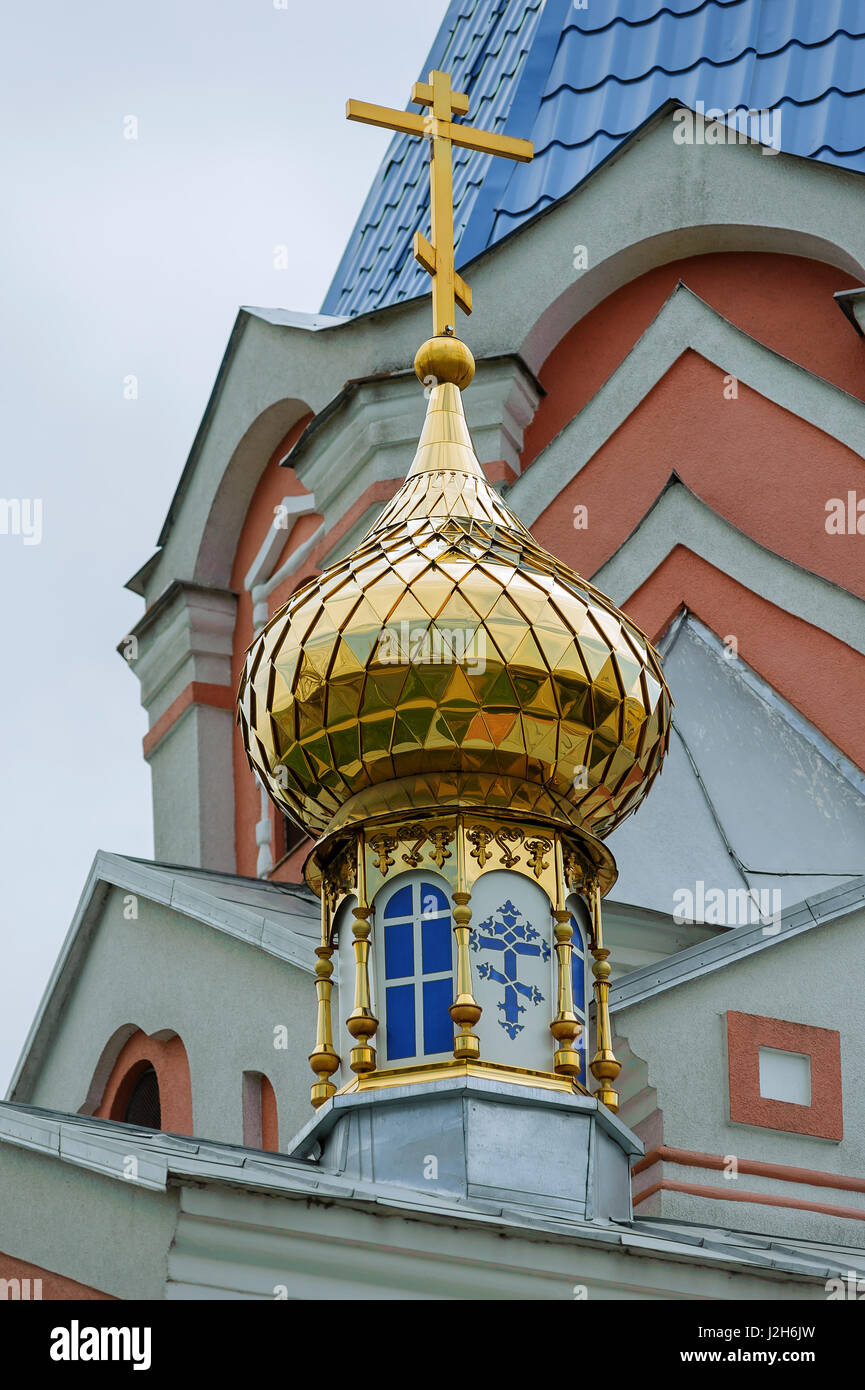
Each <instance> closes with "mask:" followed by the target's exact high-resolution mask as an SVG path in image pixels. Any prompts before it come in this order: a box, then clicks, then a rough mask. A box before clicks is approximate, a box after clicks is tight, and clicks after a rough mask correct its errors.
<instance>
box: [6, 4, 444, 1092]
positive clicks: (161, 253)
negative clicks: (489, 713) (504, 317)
mask: <svg viewBox="0 0 865 1390" xmlns="http://www.w3.org/2000/svg"><path fill="white" fill-rule="evenodd" d="M283 6H284V7H283ZM444 10H445V0H437V3H434V4H433V5H431V6H423V5H420V4H417V3H416V0H371V3H369V0H368V2H367V3H364V4H362V5H360V4H356V3H349V0H326V3H320V4H318V5H312V4H309V3H308V0H276V3H274V0H207V2H206V3H205V0H147V3H143V0H139V3H136V4H132V3H129V2H128V0H110V3H109V0H103V2H102V3H96V0H79V3H77V4H75V5H70V4H68V3H67V2H66V0H64V3H60V0H40V3H39V4H38V5H26V4H19V5H17V6H16V7H15V8H14V10H13V9H12V8H11V7H10V8H9V9H7V12H6V24H5V28H6V32H5V34H4V43H3V49H4V54H3V61H2V68H3V71H2V82H0V122H2V129H3V142H2V143H3V149H4V153H3V156H2V182H3V203H4V211H3V215H2V218H0V250H2V267H3V275H4V280H5V285H4V295H3V300H4V312H3V332H2V344H0V354H2V360H0V399H2V410H3V442H4V452H3V460H2V471H0V497H2V498H5V499H18V500H19V501H20V502H22V503H23V504H24V509H23V515H22V524H21V528H20V532H23V531H24V530H28V531H29V536H25V535H24V534H22V533H19V534H17V535H16V534H11V533H9V532H7V533H6V534H3V533H2V531H0V595H2V648H0V650H2V659H3V680H2V682H0V700H2V721H0V727H2V731H3V763H2V788H3V795H2V812H0V815H2V823H0V853H2V933H3V935H2V942H0V1086H2V1090H3V1091H4V1092H5V1089H6V1084H7V1081H8V1078H9V1076H10V1074H11V1071H12V1068H13V1066H14V1064H15V1062H16V1060H17V1057H18V1053H19V1051H20V1048H21V1046H22V1044H23V1042H24V1038H25V1036H26V1033H27V1029H28V1027H29V1024H30V1022H31V1020H32V1017H33V1014H34V1012H35V1010H36V1008H37V1006H38V1003H39V999H40V997H41V994H42V991H43V989H44V987H45V984H46V982H47V979H48V976H49V973H50V971H51V968H52V966H53V963H54V960H55V958H56V956H57V953H58V951H59V949H60V945H61V942H62V940H63V937H64V935H65V933H66V930H67V928H68V925H69V922H70V920H71V918H72V915H73V913H74V911H75V906H76V903H77V900H78V897H79V895H80V893H81V890H82V888H83V886H84V882H85V879H86V876H87V872H88V869H89V867H90V864H91V862H92V860H93V856H94V854H95V853H96V850H97V849H106V850H114V851H118V852H121V853H127V854H133V855H140V856H144V857H149V856H151V855H152V852H153V841H152V827H151V809H150V774H149V771H148V769H147V766H146V764H145V763H144V761H143V758H142V755H141V738H142V736H143V734H144V733H145V731H146V717H145V714H144V711H143V710H142V709H141V706H140V704H139V701H138V692H139V687H138V682H137V680H136V679H135V678H134V676H133V675H132V674H131V673H130V672H129V670H128V669H127V668H126V667H125V666H124V664H123V662H122V660H121V658H120V657H119V656H118V655H117V653H116V651H115V647H116V645H117V643H118V642H119V640H120V639H121V638H122V637H123V636H124V634H125V633H126V632H127V631H128V630H129V628H130V627H131V626H132V625H133V624H134V623H135V622H136V620H137V619H138V617H139V616H140V614H141V612H142V607H141V601H140V599H138V598H136V596H135V595H133V594H130V593H128V592H127V591H126V590H124V588H123V585H124V583H125V582H126V580H127V579H128V578H129V576H130V575H131V574H133V573H134V571H135V570H137V569H138V568H139V566H140V565H141V564H142V563H143V562H144V561H145V560H146V559H147V558H148V557H149V556H150V555H151V554H152V552H153V550H154V549H155V543H156V537H157V535H158V534H159V530H160V527H161V525H162V521H163V519H164V517H165V513H166V511H167V508H168V504H169V501H170V500H171V496H172V493H173V491H174V488H175V485H176V483H177V480H178V478H179V476H180V472H181V469H182V468H183V464H184V461H185V459H186V456H187V453H188V451H189V447H190V445H191V443H192V439H193V436H194V434H195V431H196V428H197V426H198V423H199V420H200V418H201V415H202V413H203V411H204V407H205V404H206V402H207V397H208V395H209V393H210V389H211V386H212V384H213V380H214V377H215V374H216V371H217V368H218V366H219V362H220V359H221V357H222V354H223V351H224V349H225V345H226V342H227V339H228V336H229V333H230V331H231V327H232V324H233V322H234V317H235V314H236V312H237V308H238V306H239V305H241V304H256V305H271V306H278V307H281V308H288V309H299V310H307V311H315V310H317V309H319V308H320V306H321V301H322V298H323V296H324V293H325V291H326V289H327V286H328V284H329V282H330V279H331V276H332V275H333V272H334V271H335V269H336V266H337V262H338V260H339V257H340V254H341V252H342V250H343V247H344V244H345V242H346V240H347V238H348V235H349V232H350V230H351V228H352V225H353V223H354V220H355V218H356V216H357V213H358V211H359V210H360V206H361V203H362V201H363V198H364V196H365V194H366V191H367V189H368V187H369V184H370V182H371V180H372V178H373V176H374V174H375V170H376V168H377V166H378V163H379V160H380V159H381V157H382V155H383V153H384V151H385V149H386V147H387V143H388V138H389V137H388V135H387V133H386V132H384V131H380V130H374V129H372V128H370V127H364V126H359V125H355V124H351V125H349V124H348V123H347V122H346V120H345V115H344V108H345V100H346V98H347V97H349V96H356V97H360V98H362V99H366V100H372V101H380V102H382V103H385V104H388V105H393V106H398V107H401V106H404V105H405V103H406V101H407V98H408V94H409V91H410V88H411V84H412V82H413V81H415V79H416V78H417V77H418V76H419V74H420V70H421V66H422V64H423V61H424V59H425V57H426V54H427V51H428V49H429V47H430V44H431V42H432V39H433V37H434V35H435V32H436V30H437V28H438V25H439V22H440V20H441V17H442V15H443V14H444ZM130 118H132V119H130ZM136 127H137V138H135V139H130V138H127V137H128V136H129V135H130V134H136ZM278 245H287V246H288V247H289V248H290V250H291V256H290V264H289V266H288V268H287V269H284V270H276V269H274V247H275V246H278ZM130 376H134V377H136V378H137V383H138V398H137V399H136V400H130V399H126V398H125V396H124V380H125V379H126V378H128V377H130ZM28 503H29V504H34V503H35V510H34V509H33V508H32V506H31V507H28V505H27V504H28ZM40 505H41V539H40V538H39V529H40V527H39V510H38V508H39V506H40ZM3 515H8V511H7V510H6V509H4V510H3V512H2V513H0V527H2V526H3ZM28 523H29V525H28ZM37 540H38V543H35V542H36V541H37ZM28 542H34V543H28Z"/></svg>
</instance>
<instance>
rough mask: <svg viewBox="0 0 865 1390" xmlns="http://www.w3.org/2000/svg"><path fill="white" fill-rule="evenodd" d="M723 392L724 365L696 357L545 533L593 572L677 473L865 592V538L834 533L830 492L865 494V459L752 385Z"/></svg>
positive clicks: (789, 551)
mask: <svg viewBox="0 0 865 1390" xmlns="http://www.w3.org/2000/svg"><path fill="white" fill-rule="evenodd" d="M724 390H725V385H724V373H723V372H722V371H721V370H720V369H719V368H718V367H716V366H715V365H714V363H712V362H707V361H706V359H705V358H704V357H700V356H699V355H698V354H697V353H696V352H692V351H688V352H685V353H684V354H683V355H682V356H681V357H680V358H679V359H678V360H677V361H676V362H675V363H674V364H673V366H672V367H671V368H670V370H669V371H668V372H667V373H666V374H665V375H664V376H663V377H662V378H661V380H660V381H659V382H658V384H657V386H656V387H655V389H654V390H653V391H651V392H650V393H649V394H648V395H647V396H646V397H645V398H644V400H643V401H641V402H640V404H639V405H638V406H637V408H636V410H634V411H632V413H631V414H630V415H629V416H628V418H627V419H626V420H625V421H624V422H623V424H622V425H621V426H620V427H619V429H617V430H616V432H615V433H614V434H613V435H612V436H611V437H610V439H608V440H607V442H606V443H605V444H604V445H603V446H602V447H601V448H600V449H599V450H598V452H597V453H596V454H595V455H594V457H593V458H591V459H590V460H589V462H588V463H587V464H586V465H585V467H584V468H583V469H582V470H581V471H580V472H579V473H578V474H577V475H576V476H575V477H574V478H573V479H572V480H571V481H570V482H569V483H568V484H567V485H566V486H565V487H564V488H563V490H562V491H561V492H560V493H559V494H558V496H557V497H556V498H555V500H554V501H553V502H552V503H551V504H550V506H549V507H547V509H546V511H544V512H543V513H542V515H541V516H540V517H539V518H538V520H537V521H536V522H535V524H534V526H533V527H532V532H533V534H534V536H535V537H536V539H537V540H538V541H540V543H541V544H542V545H544V546H546V547H547V549H548V550H551V551H552V553H553V554H554V555H558V556H560V558H561V559H563V560H566V561H567V562H568V564H570V565H572V566H573V567H574V568H575V569H576V570H577V571H578V572H579V573H580V574H584V575H586V577H589V576H591V575H593V574H594V573H595V572H596V571H597V570H598V569H599V568H600V566H601V565H602V564H604V562H605V561H606V560H608V559H609V558H610V556H611V555H612V554H613V552H614V551H615V550H617V549H618V547H619V546H620V545H621V544H622V542H623V541H625V540H626V539H627V537H628V536H629V535H630V534H631V532H632V531H633V530H634V528H635V527H636V526H638V525H639V523H640V521H641V520H642V518H643V517H644V516H645V515H646V512H647V511H648V510H649V508H650V507H651V505H652V503H653V502H654V501H655V499H656V497H657V496H658V494H659V493H660V492H661V490H662V488H663V487H664V485H665V483H666V482H668V480H669V478H670V475H671V473H673V472H675V473H677V474H678V476H679V477H680V478H681V479H682V481H683V482H684V483H687V485H688V486H689V487H690V488H691V490H692V491H693V492H695V493H696V494H697V496H698V497H700V498H701V499H702V500H703V501H704V502H705V503H706V504H707V505H708V506H709V507H711V508H712V510H713V511H716V512H717V513H718V514H719V515H720V516H723V517H726V519H727V520H728V521H730V522H732V524H733V525H734V526H735V527H737V529H738V530H740V531H744V532H745V534H746V535H748V536H751V537H753V539H754V540H755V541H758V542H759V544H760V545H762V546H765V547H766V549H767V550H771V551H774V552H775V554H777V555H784V556H786V558H787V559H789V560H793V561H794V562H795V563H796V564H798V565H801V566H802V567H803V568H804V569H808V570H811V571H812V572H813V573H815V574H821V575H823V576H824V577H825V578H826V579H830V580H832V582H833V583H835V584H840V585H841V586H842V587H844V588H846V589H850V590H851V591H852V592H853V593H858V594H860V595H862V596H863V597H865V564H863V558H862V556H863V537H862V536H861V535H857V534H854V535H833V534H829V533H828V532H827V530H826V521H827V511H826V504H827V502H828V501H829V499H830V498H843V499H846V497H847V492H848V490H851V489H852V490H854V491H855V490H858V493H859V494H861V495H862V496H865V461H863V459H862V458H861V457H860V456H859V454H855V453H854V452H853V450H852V449H848V448H846V446H845V445H843V444H839V443H838V441H837V439H834V438H833V437H832V436H831V435H827V434H824V433H823V432H822V431H820V430H818V429H816V428H815V426H813V425H810V424H808V422H807V421H805V420H802V419H800V418H799V416H797V415H791V414H790V412H789V411H787V410H784V409H783V408H782V407H781V406H779V405H776V404H775V402H774V401H770V400H768V399H767V398H766V397H765V396H761V395H759V394H758V393H757V392H756V391H752V390H751V389H750V388H749V387H747V386H745V385H744V384H743V383H742V382H739V384H738V387H737V391H738V395H737V397H736V398H735V399H727V398H726V397H725V395H724ZM575 428H578V426H575ZM577 505H581V506H583V507H585V508H587V513H588V516H587V525H586V527H585V529H581V530H576V529H575V527H574V515H575V513H574V509H575V507H576V506H577ZM682 539H683V540H685V541H687V540H688V537H687V536H683V537H682Z"/></svg>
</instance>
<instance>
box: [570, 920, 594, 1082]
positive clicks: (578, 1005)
mask: <svg viewBox="0 0 865 1390" xmlns="http://www.w3.org/2000/svg"><path fill="white" fill-rule="evenodd" d="M571 926H572V927H573V929H574V935H573V937H572V939H571V981H572V985H573V991H574V1013H575V1014H576V1015H577V1018H578V1019H579V1020H580V1023H582V1025H583V1031H582V1033H581V1034H580V1040H579V1042H578V1043H577V1051H578V1052H579V1054H580V1075H579V1080H580V1081H581V1082H582V1084H583V1085H584V1086H587V1085H588V1084H589V1083H588V1080H587V1076H588V1073H587V1071H586V1048H587V1046H588V1042H589V978H590V971H589V965H588V953H587V949H586V934H585V930H584V928H583V925H582V923H581V922H580V921H579V919H578V917H577V915H576V913H575V912H574V911H572V912H571Z"/></svg>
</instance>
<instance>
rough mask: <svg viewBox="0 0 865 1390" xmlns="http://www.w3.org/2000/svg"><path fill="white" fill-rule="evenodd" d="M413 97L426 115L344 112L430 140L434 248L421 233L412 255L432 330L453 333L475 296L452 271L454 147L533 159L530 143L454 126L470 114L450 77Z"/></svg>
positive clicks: (352, 104) (366, 109)
mask: <svg viewBox="0 0 865 1390" xmlns="http://www.w3.org/2000/svg"><path fill="white" fill-rule="evenodd" d="M411 99H412V101H413V102H414V104H415V105H416V106H428V107H429V108H430V110H429V111H428V112H427V113H426V114H425V115H423V116H420V115H417V114H416V113H415V112H414V111H393V110H391V108H390V107H388V106H372V105H370V103H369V102H366V101H349V102H347V104H346V108H345V114H346V116H347V117H348V119H349V120H350V121H363V122H364V123H365V124H366V125H379V126H384V127H385V129H386V130H398V131H400V132H401V133H402V134H404V135H422V136H426V138H427V139H428V140H429V141H430V145H431V151H430V154H431V158H430V174H429V177H430V219H431V222H432V245H430V243H429V242H428V241H427V239H426V237H425V236H422V235H421V233H420V232H415V234H414V248H413V249H414V256H415V260H416V261H419V262H420V264H421V265H422V266H423V268H424V270H425V271H427V273H428V274H429V275H431V276H432V282H433V283H432V297H433V332H434V333H435V334H436V335H440V334H445V335H450V334H452V333H453V332H454V321H455V316H456V311H455V304H459V305H460V307H461V308H462V309H464V310H465V312H466V313H467V314H470V313H471V311H472V292H471V290H470V289H469V287H468V285H467V284H466V282H465V280H464V279H463V278H462V276H461V275H458V274H457V272H456V269H455V267H454V206H453V203H454V199H453V166H452V162H451V147H452V146H453V145H459V146H462V148H463V149H467V150H480V152H481V153H482V154H498V155H503V156H504V157H505V159H518V160H521V161H524V162H527V161H528V160H530V159H533V158H534V153H535V152H534V146H533V145H532V142H531V140H515V139H513V137H511V136H509V135H494V134H493V133H492V132H491V131H488V130H479V129H477V128H476V127H474V126H464V125H456V124H455V123H454V122H453V121H452V120H451V116H465V115H467V114H468V109H469V99H468V97H467V96H466V95H465V93H464V92H455V91H453V90H452V88H451V79H450V73H447V72H431V73H430V75H429V81H428V82H416V83H415V84H414V86H413V87H412V92H411Z"/></svg>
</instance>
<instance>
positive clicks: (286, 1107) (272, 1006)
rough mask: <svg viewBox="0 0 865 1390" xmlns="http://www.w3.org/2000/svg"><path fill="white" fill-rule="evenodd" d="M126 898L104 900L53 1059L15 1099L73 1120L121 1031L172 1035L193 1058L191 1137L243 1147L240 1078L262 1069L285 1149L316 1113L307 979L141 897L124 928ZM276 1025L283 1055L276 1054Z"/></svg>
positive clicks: (114, 893) (311, 991)
mask: <svg viewBox="0 0 865 1390" xmlns="http://www.w3.org/2000/svg"><path fill="white" fill-rule="evenodd" d="M125 896H126V895H125V894H124V892H123V891H122V890H120V889H117V888H114V889H112V890H111V892H110V893H109V895H108V898H107V901H106V904H105V906H104V908H103V910H102V914H101V917H100V920H99V923H98V926H97V927H96V930H95V933H94V936H93V939H92V942H91V944H90V949H89V951H88V953H87V955H86V958H85V960H84V962H83V965H82V967H81V970H80V974H79V976H78V979H77V981H76V984H75V987H74V990H73V992H72V995H71V998H70V999H69V1001H68V1002H67V1004H66V1007H65V1009H64V1011H63V1013H62V1016H61V1017H60V1020H59V1022H58V1024H57V1027H56V1031H55V1033H54V1036H53V1039H52V1045H51V1048H50V1051H49V1054H48V1056H47V1057H46V1058H45V1060H44V1062H43V1065H42V1068H41V1070H40V1072H39V1075H38V1078H37V1080H36V1082H35V1084H34V1085H33V1088H32V1091H31V1092H30V1093H29V1094H18V1095H16V1099H17V1100H19V1101H26V1102H27V1103H29V1104H32V1105H40V1106H45V1107H47V1108H49V1109H57V1110H66V1111H71V1112H72V1113H75V1112H77V1111H78V1110H79V1109H80V1108H81V1106H82V1105H83V1103H84V1100H85V1097H86V1095H87V1090H88V1087H89V1085H90V1080H91V1077H92V1076H93V1072H94V1070H95V1068H96V1065H97V1062H98V1061H99V1058H100V1055H101V1053H102V1050H103V1048H104V1047H105V1044H106V1043H107V1042H108V1040H109V1039H110V1038H111V1037H112V1035H113V1034H114V1033H115V1032H116V1030H117V1029H118V1028H121V1027H123V1025H124V1024H130V1023H131V1024H135V1025H136V1026H137V1027H139V1028H141V1029H142V1030H143V1031H144V1032H145V1033H147V1034H153V1033H157V1032H161V1031H164V1030H171V1031H173V1032H175V1033H178V1034H179V1035H180V1037H181V1039H182V1040H183V1043H184V1046H185V1047H186V1052H187V1056H188V1058H189V1071H190V1077H191V1083H192V1105H193V1120H194V1130H195V1133H196V1135H198V1136H200V1137H204V1138H210V1139H221V1140H224V1141H226V1142H229V1143H235V1144H240V1143H242V1140H243V1124H242V1077H243V1073H244V1071H260V1072H263V1073H264V1074H265V1075H266V1076H267V1077H269V1079H270V1081H271V1083H272V1084H273V1088H274V1091H275V1093H276V1099H277V1107H278V1112H279V1133H280V1141H281V1144H280V1146H281V1148H283V1149H284V1148H285V1146H286V1144H287V1143H288V1141H289V1140H290V1139H291V1137H292V1136H293V1134H294V1133H295V1132H296V1131H297V1130H299V1129H300V1128H301V1126H302V1125H304V1124H305V1123H306V1121H307V1120H308V1119H309V1117H310V1114H311V1113H312V1112H311V1110H310V1107H309V1086H310V1084H311V1082H312V1080H313V1077H312V1073H311V1072H310V1071H309V1068H308V1065H307V1056H308V1054H309V1053H310V1052H311V1051H312V1047H313V1043H314V1040H315V988H314V983H313V979H312V976H311V975H309V974H307V973H306V972H305V971H303V970H300V969H298V968H296V967H294V966H292V965H290V964H289V963H287V962H284V961H280V960H278V959H276V958H275V957H273V956H271V955H268V954H267V953H266V952H264V951H260V950H256V949H254V948H253V947H250V946H246V945H244V944H242V943H241V942H238V941H233V940H231V939H230V938H228V937H226V936H224V935H223V934H222V933H220V932H218V931H216V930H214V929H213V928H211V927H207V926H204V925H202V924H201V923H199V922H196V921H194V920H192V919H191V918H189V917H186V916H184V915H182V914H180V913H178V912H176V911H173V910H172V909H171V908H169V907H166V906H163V905H160V904H156V903H152V902H148V901H147V900H146V899H145V898H143V897H139V899H138V920H137V921H134V920H127V919H126V918H125V917H124V898H125ZM281 1026H284V1027H285V1029H286V1030H287V1046H286V1047H284V1048H282V1047H280V1048H277V1047H275V1046H274V1030H275V1029H276V1028H279V1027H281Z"/></svg>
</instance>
